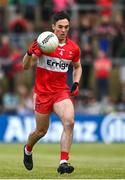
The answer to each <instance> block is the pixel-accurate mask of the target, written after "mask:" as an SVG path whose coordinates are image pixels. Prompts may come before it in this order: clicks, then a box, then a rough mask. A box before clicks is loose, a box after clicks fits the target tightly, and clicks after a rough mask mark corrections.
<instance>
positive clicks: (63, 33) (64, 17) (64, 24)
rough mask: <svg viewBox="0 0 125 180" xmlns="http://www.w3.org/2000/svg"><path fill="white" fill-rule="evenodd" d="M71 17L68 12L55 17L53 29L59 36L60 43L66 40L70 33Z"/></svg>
mask: <svg viewBox="0 0 125 180" xmlns="http://www.w3.org/2000/svg"><path fill="white" fill-rule="evenodd" d="M69 24H70V17H69V15H68V13H67V12H65V11H60V12H57V13H55V14H54V15H53V18H52V29H53V31H54V33H55V34H56V35H57V37H58V39H59V41H63V40H65V39H66V37H67V34H68V31H69Z"/></svg>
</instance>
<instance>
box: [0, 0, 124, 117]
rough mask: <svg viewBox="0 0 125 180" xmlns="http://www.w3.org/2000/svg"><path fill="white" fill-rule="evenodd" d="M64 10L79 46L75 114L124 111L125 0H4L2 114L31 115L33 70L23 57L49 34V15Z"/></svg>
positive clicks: (0, 15) (0, 10) (0, 2)
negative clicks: (24, 65) (79, 76)
mask: <svg viewBox="0 0 125 180" xmlns="http://www.w3.org/2000/svg"><path fill="white" fill-rule="evenodd" d="M60 10H66V11H68V12H69V14H70V16H71V19H72V21H71V30H70V34H69V36H70V37H71V38H72V39H73V40H74V41H75V42H77V43H78V44H79V46H80V48H81V63H82V68H83V75H82V79H81V83H80V94H79V96H78V97H77V98H76V99H75V100H74V103H75V109H76V112H78V113H84V114H107V113H110V112H112V111H122V112H125V62H124V58H125V1H124V0H119V1H117V0H27V1H25V0H0V34H1V35H0V113H12V114H13V113H18V114H29V113H31V112H33V100H32V99H33V98H32V91H33V83H34V75H35V71H34V70H35V68H33V69H32V70H31V71H30V72H25V71H24V70H23V69H22V64H21V61H22V57H23V55H24V53H25V52H26V50H27V47H28V46H29V44H30V43H31V42H32V41H33V40H34V39H35V38H37V36H38V34H39V33H41V32H43V31H46V30H51V29H50V28H51V15H52V13H53V12H56V11H60ZM71 71H72V67H71V68H70V71H69V74H68V76H69V78H68V84H69V86H71V83H72V77H71Z"/></svg>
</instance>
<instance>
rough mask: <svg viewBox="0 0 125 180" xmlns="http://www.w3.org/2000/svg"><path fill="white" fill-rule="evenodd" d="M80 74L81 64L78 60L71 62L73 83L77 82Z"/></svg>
mask: <svg viewBox="0 0 125 180" xmlns="http://www.w3.org/2000/svg"><path fill="white" fill-rule="evenodd" d="M81 75H82V66H81V63H80V60H79V61H78V62H75V63H73V83H74V82H77V83H79V81H80V78H81Z"/></svg>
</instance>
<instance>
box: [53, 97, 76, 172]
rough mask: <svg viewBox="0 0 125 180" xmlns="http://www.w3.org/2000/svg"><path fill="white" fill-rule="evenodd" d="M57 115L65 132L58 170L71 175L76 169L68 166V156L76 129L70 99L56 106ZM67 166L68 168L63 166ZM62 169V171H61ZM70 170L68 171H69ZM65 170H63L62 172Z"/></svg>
mask: <svg viewBox="0 0 125 180" xmlns="http://www.w3.org/2000/svg"><path fill="white" fill-rule="evenodd" d="M53 109H54V111H55V113H56V114H57V115H58V116H59V117H60V119H61V121H62V124H63V132H62V136H61V141H60V145H61V161H60V164H61V166H59V168H58V172H60V173H65V172H67V173H71V172H72V171H73V170H74V168H73V167H72V166H68V165H67V160H68V158H69V157H68V155H69V151H70V147H71V144H72V137H73V127H74V107H73V104H72V101H71V100H70V99H65V100H62V101H60V102H57V103H55V104H54V107H53ZM63 164H66V166H67V167H66V168H65V167H63V168H62V165H63ZM60 168H61V170H60ZM67 168H68V169H67ZM62 169H63V170H62Z"/></svg>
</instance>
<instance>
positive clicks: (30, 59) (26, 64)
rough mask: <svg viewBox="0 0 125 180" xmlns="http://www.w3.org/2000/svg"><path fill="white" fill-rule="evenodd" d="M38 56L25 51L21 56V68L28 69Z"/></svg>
mask: <svg viewBox="0 0 125 180" xmlns="http://www.w3.org/2000/svg"><path fill="white" fill-rule="evenodd" d="M37 59H38V57H37V56H36V55H35V54H32V55H30V56H29V55H28V54H27V53H26V54H25V55H24V57H23V69H25V70H28V69H30V68H32V66H33V65H34V64H35V62H36V60H37Z"/></svg>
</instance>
